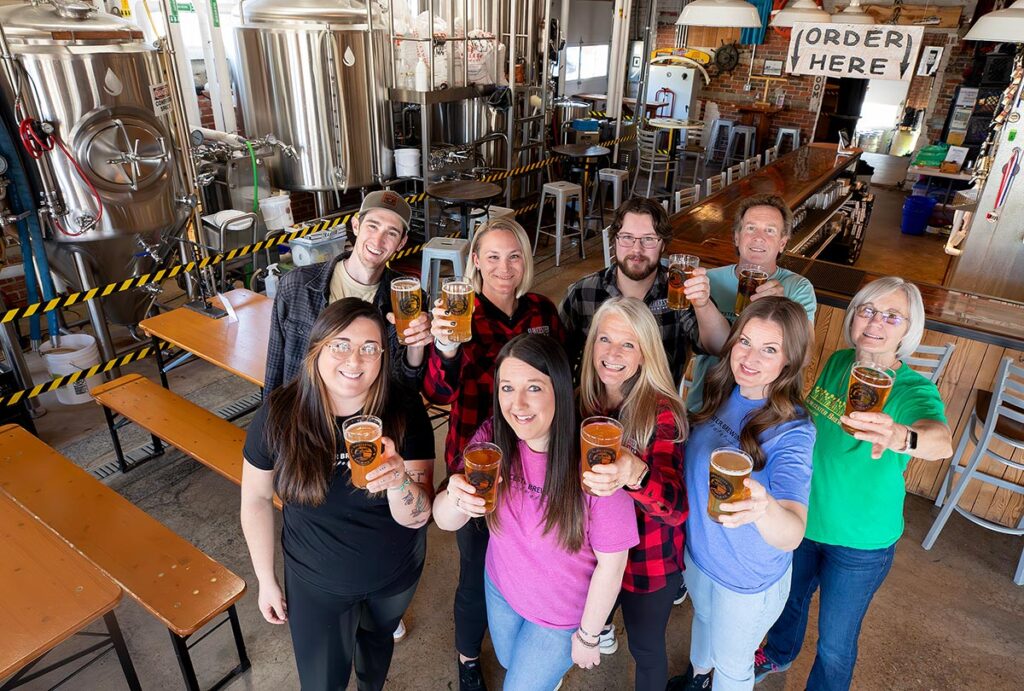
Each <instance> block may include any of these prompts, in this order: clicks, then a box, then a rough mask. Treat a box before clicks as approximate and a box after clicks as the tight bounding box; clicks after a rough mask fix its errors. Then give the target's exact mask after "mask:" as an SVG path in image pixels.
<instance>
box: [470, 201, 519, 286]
mask: <svg viewBox="0 0 1024 691" xmlns="http://www.w3.org/2000/svg"><path fill="white" fill-rule="evenodd" d="M492 230H507V231H508V232H510V233H512V235H514V236H515V238H516V240H518V241H519V249H520V250H522V253H523V280H522V282H521V283H520V284H519V287H518V288H516V297H517V298H521V297H523V295H525V294H526V292H527V291H528V290H530V286H532V285H533V252H532V250H531V245H530V237H529V236H528V235H527V234H526V229H525V228H523V227H522V226H521V225H519V223H518V222H517V221H514V220H512V219H510V218H492V219H488V220H486V221H484V222H483V223H481V224H480V225H478V226H477V228H476V232H475V233H473V239H472V241H470V243H469V256H468V257H466V280H467V281H469V282H470V283H472V284H473V290H475V291H476V292H477V294H478V295H479V294H480V293H482V292H483V290H484V282H483V279H482V278H481V277H480V272H479V271H477V269H476V266H474V265H473V255H474V254H476V251H477V248H478V247H479V246H480V240H481V239H482V238H483V237H484V236H485V235H487V233H489V232H490V231H492Z"/></svg>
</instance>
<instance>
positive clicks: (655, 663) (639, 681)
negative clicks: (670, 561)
mask: <svg viewBox="0 0 1024 691" xmlns="http://www.w3.org/2000/svg"><path fill="white" fill-rule="evenodd" d="M682 576H683V575H682V574H681V573H679V572H678V571H676V572H675V573H673V574H670V575H669V576H667V578H666V581H667V583H666V584H665V587H664V588H662V589H661V590H656V591H654V592H653V593H631V592H629V591H627V590H622V591H620V592H619V599H618V601H617V602H616V603H615V606H616V607H621V608H622V621H623V623H625V625H626V639H627V640H628V641H629V652H630V654H631V655H632V656H633V660H634V661H635V662H636V676H635V677H634V679H633V684H634V689H635V690H636V691H664V690H665V686H666V684H668V655H667V654H666V652H665V629H666V628H667V627H668V618H669V615H670V614H672V601H673V600H674V599H675V597H676V593H677V592H678V591H679V583H680V582H681V581H682ZM612 614H615V609H614V608H613V609H612ZM608 620H609V621H611V615H609V616H608Z"/></svg>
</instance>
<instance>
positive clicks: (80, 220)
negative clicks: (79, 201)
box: [75, 214, 96, 233]
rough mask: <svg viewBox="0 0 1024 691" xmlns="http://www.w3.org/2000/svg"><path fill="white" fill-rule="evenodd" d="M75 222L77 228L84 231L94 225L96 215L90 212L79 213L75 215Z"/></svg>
mask: <svg viewBox="0 0 1024 691" xmlns="http://www.w3.org/2000/svg"><path fill="white" fill-rule="evenodd" d="M75 223H77V224H78V229H79V230H81V231H82V232H83V233H84V232H86V231H87V230H92V229H93V228H95V227H96V217H95V216H93V215H92V214H81V215H79V216H75Z"/></svg>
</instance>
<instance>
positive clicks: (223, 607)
mask: <svg viewBox="0 0 1024 691" xmlns="http://www.w3.org/2000/svg"><path fill="white" fill-rule="evenodd" d="M0 489H2V490H3V491H4V492H6V493H7V494H8V495H9V496H10V497H11V498H12V499H14V501H15V502H16V503H18V504H19V505H20V506H21V507H22V508H24V509H25V510H26V511H28V513H30V514H32V515H33V516H35V517H36V518H37V519H38V520H39V521H40V522H41V523H43V524H45V525H47V526H48V527H49V528H50V529H51V530H52V531H54V532H55V533H57V534H58V535H60V536H61V537H62V538H63V539H64V540H65V541H66V542H67V543H68V544H69V545H71V547H72V548H74V549H75V550H76V551H77V552H78V553H79V554H81V555H82V556H84V557H85V558H86V559H88V560H89V561H91V562H92V563H93V564H94V565H95V566H96V567H97V568H99V570H100V571H102V572H103V573H105V574H106V575H107V576H109V577H110V579H111V580H112V581H114V582H115V583H117V584H118V585H119V586H121V588H122V589H123V590H124V591H125V592H126V593H128V594H129V595H130V596H131V597H132V598H134V599H135V601H136V602H138V603H139V604H140V605H142V607H143V608H144V609H146V610H147V611H148V612H149V613H150V614H152V615H153V616H154V617H156V618H157V619H159V620H160V621H161V622H162V623H163V625H164V626H166V627H167V629H168V632H169V633H170V636H171V641H172V643H173V645H174V652H175V654H176V655H177V658H178V664H179V666H180V667H181V673H182V676H183V677H184V679H185V684H186V687H187V688H188V689H189V691H198V689H199V682H198V680H197V679H196V673H195V669H194V668H193V665H192V658H191V656H190V655H189V648H190V647H191V646H190V645H189V638H191V637H192V636H193V635H194V634H196V633H197V632H198V631H199V630H200V629H201V628H203V627H204V626H205V625H206V624H208V623H210V622H211V621H212V620H213V619H214V618H215V617H217V616H218V615H220V614H224V613H225V612H226V613H227V616H226V617H225V618H224V619H222V620H221V621H220V622H218V623H217V624H216V625H215V626H214V627H213V628H217V627H219V626H221V625H223V624H224V623H225V622H230V624H231V630H232V633H233V634H234V640H235V647H236V649H237V651H238V659H239V663H238V666H236V667H235V668H234V669H233V670H231V671H230V672H229V673H228V674H227V675H226V676H224V678H222V679H221V680H220V681H219V682H217V684H216V685H215V686H214V687H212V688H220V687H221V686H223V685H224V684H225V683H227V682H228V680H230V679H232V678H234V677H235V676H237V675H238V674H241V673H242V672H244V671H245V670H247V669H249V667H250V663H249V657H248V655H247V654H246V651H245V642H244V640H243V639H242V629H241V626H240V624H239V622H238V614H237V612H236V611H235V603H236V602H238V600H239V599H241V597H242V595H243V594H244V593H245V581H243V580H242V579H241V578H239V577H238V576H236V575H235V574H234V573H232V572H231V571H229V570H228V569H226V568H225V567H224V566H222V565H221V564H219V563H217V562H216V561H214V560H213V559H211V558H210V557H208V556H207V555H206V554H204V553H203V552H202V551H201V550H199V549H198V548H196V547H195V546H194V545H192V544H191V543H189V542H188V541H187V540H185V539H183V538H182V537H180V536H179V535H177V534H176V533H174V532H173V531H171V530H170V529H169V528H167V527H166V526H165V525H163V524H162V523H160V522H159V521H157V520H156V519H155V518H153V517H152V516H150V515H149V514H147V513H146V512H145V511H142V510H141V509H139V508H138V507H136V506H135V505H134V504H132V503H131V502H130V501H128V500H127V499H125V498H124V497H122V496H121V495H120V494H118V493H117V492H115V491H114V490H112V489H110V488H109V487H107V486H106V485H104V484H103V483H102V482H100V481H99V480H97V479H95V478H94V477H92V476H91V475H89V474H88V473H87V472H85V471H84V470H83V469H81V468H79V467H78V466H77V465H75V464H74V463H73V462H72V461H70V460H69V459H67V458H65V457H64V456H62V455H61V454H59V453H58V452H57V451H55V450H54V449H52V448H50V447H49V446H47V445H46V444H45V443H43V442H42V441H40V440H39V439H37V438H35V437H34V436H32V435H31V434H29V433H28V432H27V431H25V430H24V429H23V428H21V427H19V426H17V425H4V426H2V427H0ZM211 631H212V629H211ZM207 633H209V632H206V633H204V634H203V635H202V636H200V638H199V640H201V639H202V638H205V636H206V634H207ZM195 643H198V640H197V641H195Z"/></svg>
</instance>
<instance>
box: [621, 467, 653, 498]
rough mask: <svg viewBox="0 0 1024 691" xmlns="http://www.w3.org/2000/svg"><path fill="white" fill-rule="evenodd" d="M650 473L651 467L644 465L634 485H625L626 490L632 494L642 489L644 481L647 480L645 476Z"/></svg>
mask: <svg viewBox="0 0 1024 691" xmlns="http://www.w3.org/2000/svg"><path fill="white" fill-rule="evenodd" d="M650 473H651V467H650V466H649V465H645V466H644V469H643V470H641V471H640V477H638V478H637V480H636V484H633V485H626V489H631V490H633V491H634V492H635V491H637V490H638V489H643V486H644V481H645V480H646V479H647V476H648V475H650Z"/></svg>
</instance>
